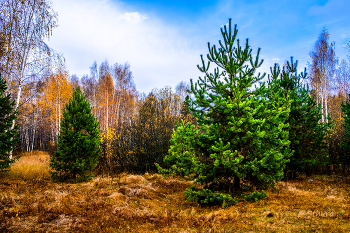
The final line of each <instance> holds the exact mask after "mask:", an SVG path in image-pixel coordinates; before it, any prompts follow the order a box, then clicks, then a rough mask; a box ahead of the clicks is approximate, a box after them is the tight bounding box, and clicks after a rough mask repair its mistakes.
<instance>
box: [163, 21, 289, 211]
mask: <svg viewBox="0 0 350 233" xmlns="http://www.w3.org/2000/svg"><path fill="white" fill-rule="evenodd" d="M237 32H238V31H237V25H235V28H234V30H233V31H232V30H231V19H230V20H229V25H228V30H227V28H226V26H224V28H223V29H221V33H222V36H223V39H224V42H223V43H222V42H221V41H219V44H220V48H219V49H217V48H216V46H215V45H214V46H213V47H210V43H208V48H209V54H208V55H207V58H208V60H209V61H208V63H207V64H205V62H204V60H203V56H202V55H201V59H202V67H200V66H198V68H199V70H200V71H201V72H203V73H204V74H205V76H204V78H202V77H199V80H198V81H197V82H196V83H195V84H194V83H193V81H192V80H191V91H190V93H191V94H193V95H194V98H192V99H191V100H190V101H188V102H190V107H189V108H190V110H191V112H192V115H193V116H194V117H195V118H196V119H197V123H198V127H194V125H193V124H192V123H187V124H186V125H185V124H184V123H183V122H181V123H180V124H179V125H178V127H177V129H176V130H174V133H173V138H172V139H171V147H170V149H169V153H168V155H167V156H166V157H165V159H164V161H165V162H166V163H167V164H168V165H169V168H168V169H163V168H161V167H160V166H159V165H157V167H158V169H159V171H160V172H162V173H167V174H169V173H170V174H174V175H177V174H178V175H188V176H189V177H191V178H192V179H193V180H195V183H197V184H200V185H201V187H203V188H202V189H201V188H199V189H197V188H195V187H190V188H189V189H187V190H186V192H185V195H186V199H187V200H188V201H193V200H195V201H198V202H199V203H203V204H218V203H220V204H221V205H223V206H228V205H231V204H234V203H236V202H237V199H236V197H237V198H238V197H239V198H241V197H243V199H247V198H248V199H249V200H258V199H260V198H264V197H266V194H265V193H264V192H263V190H264V189H265V190H266V189H268V188H270V187H275V186H274V185H275V182H277V181H279V180H281V179H282V178H283V169H284V168H285V164H286V163H287V162H288V161H289V160H288V159H289V157H290V156H291V155H292V151H291V150H290V149H289V144H290V141H289V139H288V134H289V132H288V129H289V125H288V123H287V120H288V116H289V112H290V107H291V103H292V100H291V98H290V95H289V94H288V93H287V94H286V95H282V94H281V93H282V90H280V89H277V88H271V87H265V85H264V82H262V81H261V80H262V79H263V78H264V76H265V75H262V76H260V73H259V74H258V75H257V76H254V73H255V70H256V69H257V68H258V67H260V66H261V64H262V62H263V60H261V61H259V52H260V48H259V49H258V52H257V55H256V58H255V59H253V56H252V49H251V48H250V46H249V45H248V39H247V41H246V45H245V47H242V46H241V45H240V41H239V40H238V39H236V36H237ZM235 41H236V42H235ZM235 43H236V45H237V47H235V46H234V44H235ZM212 63H214V64H215V65H216V66H217V67H216V68H215V69H214V74H212V73H209V72H208V70H209V66H210V64H212ZM220 69H221V70H220ZM257 83H260V84H261V85H259V86H257V85H255V87H254V88H252V87H253V85H254V84H257ZM267 92H270V93H269V96H268V97H267V94H266V93H267ZM253 190H254V191H255V190H261V191H260V192H259V191H256V192H253ZM243 192H250V193H251V194H246V193H243ZM241 199H242V198H241Z"/></svg>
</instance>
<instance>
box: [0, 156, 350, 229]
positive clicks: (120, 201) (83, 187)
mask: <svg viewBox="0 0 350 233" xmlns="http://www.w3.org/2000/svg"><path fill="white" fill-rule="evenodd" d="M44 158H46V160H45V159H44ZM47 159H48V155H47V154H46V155H45V154H43V153H37V154H35V155H26V156H24V157H23V158H22V159H21V160H20V161H18V162H17V164H15V165H14V166H13V169H14V170H13V171H11V172H10V173H9V175H8V176H5V177H2V178H0V232H3V231H4V232H350V223H349V213H350V212H349V193H350V185H349V183H350V182H349V180H346V179H341V178H339V177H329V176H327V177H320V176H319V177H313V178H311V179H313V181H309V180H308V179H300V180H293V181H289V182H280V183H279V184H278V185H277V186H278V192H276V193H273V192H272V191H271V190H269V191H267V193H268V194H269V197H268V198H266V199H264V200H261V201H260V202H256V203H249V202H242V203H239V204H237V205H236V206H232V207H230V208H226V209H224V208H221V207H218V206H216V207H204V206H199V205H198V204H197V203H189V202H186V201H185V198H184V194H183V191H184V190H185V189H186V188H187V187H188V186H189V185H190V182H188V181H182V180H180V179H163V178H162V176H160V175H157V174H154V175H152V174H145V175H143V176H139V175H130V174H121V175H120V176H118V177H114V178H111V177H110V178H102V177H97V178H94V179H93V180H92V181H90V182H86V183H79V184H67V183H53V182H51V181H50V180H49V179H48V178H49V175H48V168H47V163H48V160H47ZM27 166H32V167H31V170H29V168H28V167H27ZM41 166H42V168H40V167H41ZM45 166H46V168H45ZM24 167H27V168H24ZM39 168H40V169H39ZM45 172H46V173H45ZM32 173H34V174H40V175H41V178H40V179H36V176H35V175H33V174H32ZM40 175H39V176H40ZM29 177H31V178H29Z"/></svg>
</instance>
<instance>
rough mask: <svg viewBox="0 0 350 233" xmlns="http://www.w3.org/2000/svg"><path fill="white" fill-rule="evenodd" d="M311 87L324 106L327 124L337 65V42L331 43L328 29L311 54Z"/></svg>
mask: <svg viewBox="0 0 350 233" xmlns="http://www.w3.org/2000/svg"><path fill="white" fill-rule="evenodd" d="M310 57H311V60H312V61H311V65H310V66H311V67H310V81H311V87H312V89H314V90H315V94H316V101H317V103H318V104H321V106H322V112H323V116H322V122H327V114H328V95H329V94H330V93H329V91H330V89H331V86H330V84H331V81H330V80H331V79H332V77H333V75H334V72H335V68H336V65H337V58H336V56H335V42H331V43H329V33H328V30H327V29H326V28H323V30H322V31H321V33H320V35H319V37H318V39H317V41H316V43H315V46H314V48H313V50H312V51H311V52H310Z"/></svg>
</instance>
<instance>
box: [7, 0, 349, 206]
mask: <svg viewBox="0 0 350 233" xmlns="http://www.w3.org/2000/svg"><path fill="white" fill-rule="evenodd" d="M0 21H1V28H0V43H1V46H0V50H1V56H0V61H1V67H0V68H1V74H2V79H3V80H4V81H5V82H6V85H5V84H2V90H3V91H2V94H1V95H2V96H5V97H6V98H7V100H6V101H8V99H9V98H10V100H11V101H12V103H13V104H12V105H13V109H12V110H11V111H12V112H14V113H16V115H17V119H15V118H14V117H11V118H8V119H11V123H8V122H7V123H6V125H7V126H9V129H7V130H5V129H4V131H3V132H14V131H17V132H18V134H17V136H14V135H12V136H11V137H12V138H13V139H14V140H16V147H15V150H14V151H15V152H17V153H20V152H22V151H33V150H48V151H51V152H53V151H57V149H58V136H59V134H60V132H61V130H62V128H61V127H62V126H61V125H62V121H63V112H64V110H65V108H66V106H67V105H66V104H67V103H69V100H70V99H72V97H73V92H74V90H77V89H78V88H79V89H80V90H81V92H82V93H83V94H84V97H85V98H86V99H87V101H88V103H89V104H90V106H91V112H92V114H93V115H94V117H95V118H96V119H97V122H98V123H99V129H100V135H99V136H100V139H101V145H100V147H101V155H100V156H99V160H98V163H97V167H96V169H95V172H98V173H103V174H113V173H117V172H123V171H128V172H138V173H143V172H146V171H153V172H156V171H158V170H159V169H160V170H161V171H163V172H165V173H166V172H170V173H171V172H174V174H182V175H184V174H187V173H188V172H189V171H191V172H190V173H191V174H196V175H197V176H198V178H199V177H202V176H203V175H205V174H211V176H212V178H213V179H216V178H217V176H218V174H220V176H221V177H222V180H216V181H215V182H213V181H212V180H211V178H209V177H207V178H205V179H204V178H201V179H202V182H203V184H204V185H206V186H207V187H208V188H210V189H211V190H220V189H222V188H221V187H227V188H228V189H230V190H231V191H232V190H236V189H237V188H238V187H239V184H240V182H241V181H242V180H244V179H245V178H246V177H247V176H249V177H250V178H248V180H250V181H249V182H251V185H253V186H254V185H255V186H257V187H260V188H262V187H267V186H269V185H270V184H271V183H269V182H270V181H272V180H276V179H280V178H281V177H282V175H281V170H278V169H280V168H283V169H282V170H283V176H284V177H288V178H295V177H297V176H298V175H300V174H303V173H306V172H310V171H311V172H317V171H318V172H328V173H331V172H339V173H347V172H348V171H349V160H348V158H349V156H348V154H349V152H348V150H347V149H346V148H347V144H346V139H347V136H346V135H347V131H346V124H348V123H347V119H348V118H347V110H346V109H347V105H346V104H345V103H348V102H347V101H348V100H349V98H348V94H349V93H350V90H349V75H350V68H349V64H348V62H347V61H346V60H342V61H341V62H339V61H338V58H337V57H336V54H335V45H334V43H333V42H332V43H330V42H329V33H328V31H327V30H326V29H323V30H322V32H321V33H320V35H319V38H318V39H317V41H316V43H315V46H314V48H313V50H312V51H311V52H310V58H311V61H310V64H309V73H308V74H307V73H306V72H303V73H300V74H298V73H297V63H296V62H294V61H293V60H291V61H290V62H286V63H285V64H283V65H281V66H279V65H278V64H276V65H275V66H274V67H273V68H271V74H270V76H269V77H268V80H267V81H266V77H264V76H259V75H258V76H254V75H255V71H256V69H257V68H258V67H259V66H260V65H261V62H262V61H260V60H259V59H258V58H259V52H258V54H257V58H256V60H253V57H252V55H251V50H249V46H248V43H246V47H245V48H244V47H243V48H242V47H240V45H239V44H238V45H237V47H233V43H234V41H235V40H236V38H235V37H236V34H237V32H236V28H235V29H234V30H233V33H232V31H231V24H230V27H229V31H227V28H226V27H224V29H223V30H226V31H222V33H223V39H224V42H225V43H221V42H220V46H221V47H220V48H219V49H218V50H217V51H216V48H215V47H213V48H212V49H211V50H210V51H209V52H210V53H209V55H210V56H211V58H210V62H212V63H213V64H216V65H217V66H218V67H217V69H215V71H214V74H211V73H208V68H209V65H206V64H205V62H204V60H202V62H203V63H202V66H198V68H199V69H200V70H201V71H202V72H203V73H204V74H205V76H204V77H203V78H200V80H199V81H198V83H193V82H192V83H191V85H189V84H188V83H185V82H181V83H179V84H178V86H177V87H176V88H175V90H172V89H171V88H170V87H164V88H161V89H154V90H152V92H151V93H149V94H148V95H145V94H140V93H139V92H138V91H137V90H136V86H135V83H134V82H133V75H132V72H131V69H130V65H129V64H127V63H126V64H119V63H115V64H114V65H110V64H109V63H108V61H105V62H102V63H101V64H100V65H99V66H98V65H97V63H96V62H94V63H93V64H92V66H91V67H90V74H89V75H85V76H83V77H81V78H79V77H77V76H76V75H72V76H70V75H69V73H68V71H67V69H66V67H65V65H64V62H63V60H64V59H63V57H62V56H61V55H60V54H59V53H57V52H56V51H54V50H53V49H51V48H49V47H48V46H47V44H46V43H45V42H44V41H45V39H47V38H49V37H50V36H51V34H52V29H53V28H55V27H56V26H57V21H58V18H57V14H56V12H54V10H53V9H52V6H51V4H50V2H48V1H45V0H30V1H19V0H5V1H2V2H1V3H0ZM347 46H348V48H349V49H350V43H348V44H347ZM213 49H215V52H214V50H213ZM259 51H260V50H259ZM234 58H235V59H236V60H235V59H234ZM243 58H244V59H243ZM246 61H249V62H250V65H251V67H250V68H248V66H244V65H243V64H244V62H246ZM229 62H231V63H229ZM235 62H236V63H235ZM234 64H235V65H234ZM219 68H220V69H221V70H220V71H219ZM245 69H247V70H245ZM239 74H241V75H242V76H239ZM238 77H239V78H238ZM264 81H265V82H264ZM258 83H260V86H259V85H258V86H256V87H255V88H253V85H256V84H258ZM261 83H264V84H263V85H262V84H261ZM5 86H7V88H5ZM9 94H11V95H9ZM235 99H236V100H237V101H238V102H237V101H236V102H234V100H235ZM243 100H244V101H243ZM4 101H5V100H4ZM230 101H231V102H230ZM240 101H243V102H242V103H241V102H240ZM228 104H230V105H228ZM7 105H11V104H7ZM12 105H11V106H12ZM277 106H279V108H278V107H277ZM257 109H260V110H259V111H260V112H259V111H258V110H257ZM3 114H4V113H3ZM9 114H10V113H7V112H6V114H4V116H3V119H5V115H9ZM230 114H231V115H230ZM252 114H253V115H252ZM247 116H250V118H249V117H248V118H247ZM251 117H253V118H251ZM263 119H265V120H264V122H263ZM249 122H250V123H249ZM243 126H244V127H246V128H245V129H242V128H241V127H243ZM206 127H207V128H206ZM208 127H209V128H208ZM228 129H230V130H236V131H237V132H236V133H234V134H232V132H231V133H229V131H228ZM195 132H197V134H194V133H195ZM286 132H288V133H286ZM287 134H288V135H287ZM203 135H204V136H203ZM218 138H220V139H221V141H220V140H219V139H218ZM225 138H226V139H225ZM228 138H230V139H228ZM231 138H235V139H237V141H229V140H231ZM216 139H217V140H219V141H216ZM238 139H239V140H238ZM203 140H204V141H203ZM225 140H226V141H225ZM184 141H185V142H187V143H189V141H192V142H191V143H189V144H188V145H186V144H184ZM267 142H269V143H267ZM272 142H273V143H272ZM179 143H180V144H181V145H182V147H178V146H179ZM225 143H226V144H225ZM227 143H230V146H228V144H227ZM287 144H288V145H287ZM212 146H214V147H215V148H214V147H212ZM233 146H235V147H233ZM220 148H221V149H220ZM225 148H226V149H225ZM230 148H231V149H230ZM258 148H260V149H258ZM259 150H260V151H259ZM267 150H270V152H269V153H268V154H266V155H264V156H267V157H266V158H265V160H268V159H267V158H268V157H269V156H271V155H272V154H273V156H275V157H276V156H277V157H278V156H280V159H279V160H278V161H277V160H276V161H277V162H276V161H275V162H276V163H278V164H281V166H280V167H278V166H277V167H276V168H275V170H276V169H277V168H278V169H277V170H276V171H273V173H274V175H272V176H271V177H269V176H270V175H269V174H270V172H271V171H272V170H274V169H272V168H271V169H272V170H271V169H267V168H263V167H264V166H267V167H269V166H272V165H273V164H272V163H271V164H269V162H271V161H269V162H266V161H265V160H264V161H265V162H266V165H264V166H262V165H261V166H262V167H261V169H260V170H259V169H258V168H257V166H258V165H254V164H252V163H251V160H252V159H253V158H255V157H256V156H257V155H258V154H260V152H262V151H267ZM179 151H182V152H183V151H187V152H191V153H192V152H193V153H192V154H191V153H190V154H187V155H186V156H187V157H186V156H185V155H184V154H181V153H182V152H181V153H180V152H179ZM225 151H231V152H230V153H233V155H232V156H237V158H236V159H235V160H232V161H231V162H228V161H227V163H228V164H230V163H233V162H234V161H235V162H236V163H241V162H242V161H244V163H243V164H245V163H247V164H250V166H253V165H254V166H255V168H254V169H255V170H254V169H252V168H249V169H248V167H245V168H244V169H243V170H240V171H238V170H237V171H236V170H234V172H233V173H232V171H230V170H227V169H226V170H227V172H226V173H227V174H229V173H230V174H231V173H232V174H236V175H235V176H228V177H226V178H227V179H226V178H225V176H226V175H227V174H226V173H225V172H224V171H226V170H225V169H221V167H220V166H219V165H218V164H216V165H215V166H214V167H213V169H214V170H215V169H216V170H215V172H214V173H212V171H209V170H205V169H204V168H203V167H202V166H203V164H206V163H207V162H208V163H209V164H207V165H208V166H209V165H210V166H213V165H212V164H211V162H210V161H216V160H218V159H217V158H216V159H214V158H213V156H212V154H216V156H219V155H220V153H223V154H225V153H229V152H225ZM271 151H274V152H273V153H272V152H271ZM0 152H1V153H2V155H6V156H7V157H8V158H9V159H8V160H6V161H7V162H8V161H11V160H12V149H11V150H9V149H6V150H3V151H0ZM171 153H173V154H171ZM178 153H180V154H181V156H180V155H179V154H178ZM198 153H200V156H199V157H198V158H197V157H196V156H197V155H198ZM208 153H209V154H208ZM266 153H267V152H266ZM176 154H178V156H180V157H176V156H175V155H176ZM223 154H222V155H223ZM190 155H191V156H194V155H195V157H194V158H193V157H191V156H190ZM6 156H5V157H6ZM183 156H185V157H183ZM220 156H221V155H220ZM225 156H226V155H225ZM281 156H282V157H283V158H282V157H281ZM175 158H176V159H178V160H179V161H182V162H181V163H179V164H177V162H176V161H177V160H176V159H175ZM192 159H194V160H195V161H197V160H196V159H198V161H200V163H194V164H192V165H191V166H192V167H191V168H189V167H188V166H189V164H191V163H190V162H189V161H190V160H191V161H192ZM241 159H242V161H241ZM259 159H262V158H259ZM287 160H289V161H288V162H287ZM186 161H187V162H186ZM198 161H197V162H198ZM192 162H193V161H192ZM265 162H264V163H265ZM172 163H175V167H174V164H172ZM217 163H218V162H217ZM264 163H261V164H264ZM169 164H172V166H173V167H171V168H165V167H167V166H168V165H169ZM176 164H177V165H176ZM184 164H185V165H186V164H187V165H186V166H187V167H186V166H185V165H184ZM282 164H285V166H284V165H283V166H282ZM181 166H182V167H181ZM183 166H185V167H183ZM210 166H209V167H210ZM225 166H226V165H225ZM230 166H233V165H232V164H231V165H230ZM242 166H243V165H242ZM245 166H246V165H245ZM254 166H253V167H254ZM259 166H260V165H259ZM259 166H258V167H259ZM201 167H202V168H201ZM194 168H196V169H200V168H201V169H202V170H196V171H194V170H191V169H194ZM233 168H234V166H233V167H232V169H233ZM157 169H158V170H157ZM162 169H165V170H162ZM169 169H170V170H169ZM207 169H208V168H207ZM235 169H236V168H235ZM237 169H238V168H237ZM264 169H265V170H264ZM258 171H259V172H260V173H261V174H265V173H266V174H265V175H263V177H261V176H257V175H254V174H257V172H258ZM263 171H264V172H263ZM190 173H188V175H189V174H190ZM223 173H225V174H223ZM231 182H232V185H231ZM266 182H267V183H266ZM188 195H189V198H190V199H191V198H192V199H193V198H194V199H196V198H198V197H199V196H200V195H201V194H200V193H198V190H195V189H192V190H189V191H188ZM208 195H209V196H210V195H214V194H208ZM254 195H262V196H263V194H254ZM216 197H217V199H218V200H221V202H222V201H223V200H226V201H227V202H232V201H233V199H230V198H228V197H223V196H219V197H218V196H216ZM206 198H207V196H206V197H205V198H204V200H207V199H206ZM225 198H226V199H225ZM227 198H228V199H227ZM249 198H250V197H249Z"/></svg>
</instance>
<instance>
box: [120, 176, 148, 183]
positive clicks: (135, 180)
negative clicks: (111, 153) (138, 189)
mask: <svg viewBox="0 0 350 233" xmlns="http://www.w3.org/2000/svg"><path fill="white" fill-rule="evenodd" d="M146 182H147V180H146V179H145V178H144V177H143V176H140V175H130V176H127V177H126V179H125V183H126V184H144V183H146Z"/></svg>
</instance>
